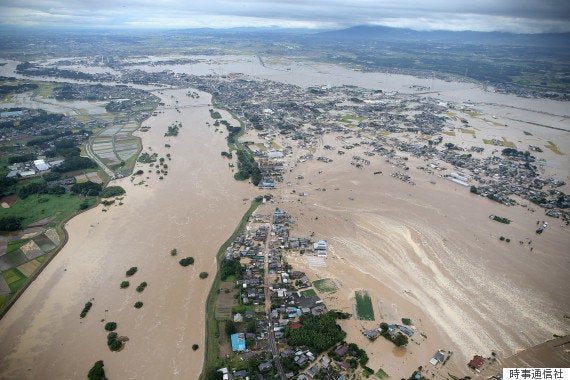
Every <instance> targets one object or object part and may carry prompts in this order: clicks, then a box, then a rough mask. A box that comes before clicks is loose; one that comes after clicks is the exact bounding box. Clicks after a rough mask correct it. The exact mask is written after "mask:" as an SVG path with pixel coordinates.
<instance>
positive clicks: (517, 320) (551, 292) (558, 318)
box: [276, 136, 570, 378]
mask: <svg viewBox="0 0 570 380" xmlns="http://www.w3.org/2000/svg"><path fill="white" fill-rule="evenodd" d="M329 139H330V140H329ZM322 144H323V145H326V144H334V140H333V138H332V137H331V136H325V138H324V140H323V142H322ZM353 152H354V154H359V153H362V152H358V151H357V149H354V150H353ZM324 154H326V151H324V150H320V149H318V150H317V151H316V152H315V156H319V155H324ZM352 154H353V153H352V152H351V155H352ZM346 156H348V155H345V156H338V155H335V156H334V163H332V164H325V163H322V162H318V161H307V162H302V163H298V164H297V165H296V167H295V168H294V169H293V171H292V172H291V173H289V174H288V176H289V178H287V179H285V181H284V182H287V181H289V182H290V185H289V186H287V187H285V186H284V187H283V188H282V189H280V190H276V194H277V192H279V193H280V195H281V196H282V197H283V198H282V201H279V202H278V203H277V206H278V207H280V208H283V209H284V210H288V211H289V212H290V213H292V215H293V216H294V217H295V219H296V220H297V225H296V227H295V231H293V232H292V233H291V234H292V236H306V234H308V233H309V232H314V234H315V235H314V236H315V237H316V238H318V239H321V238H322V239H326V240H327V241H328V242H329V245H330V248H329V257H328V258H327V261H326V262H327V266H326V267H319V266H311V265H310V264H309V263H308V261H307V259H306V258H305V257H302V256H299V255H291V256H290V257H289V258H288V260H289V261H290V262H291V263H292V264H293V266H294V267H295V268H296V269H299V270H304V271H306V272H307V273H308V274H309V275H310V278H311V279H312V280H316V279H319V278H332V279H334V280H335V281H336V282H337V283H338V284H339V285H340V287H339V290H338V291H337V292H335V293H334V294H331V295H327V294H324V297H323V300H324V301H325V303H327V304H330V305H331V307H333V308H339V309H342V310H343V311H346V312H350V313H352V312H353V305H354V304H355V291H356V290H359V289H366V290H368V292H369V294H370V296H371V298H372V304H373V307H374V314H375V317H376V319H375V321H374V322H369V321H360V320H349V321H343V322H342V324H343V328H345V329H346V330H347V332H348V337H347V340H348V341H356V342H357V343H358V344H359V345H360V346H361V347H363V348H365V349H366V351H367V352H368V353H369V357H370V363H369V364H368V366H369V367H371V368H378V367H381V368H383V369H384V370H385V371H386V372H387V373H388V374H390V375H391V376H394V377H397V378H398V377H407V376H409V375H410V374H411V373H412V372H413V371H414V370H415V369H416V368H417V367H418V366H420V365H423V366H426V365H429V364H428V361H429V359H430V358H431V357H432V356H433V354H434V353H435V352H436V351H437V350H438V349H443V350H444V351H446V352H447V351H451V352H452V353H453V354H452V357H451V359H450V362H449V363H448V364H447V365H446V366H445V367H443V369H441V371H442V372H441V374H442V376H444V377H445V375H446V373H447V372H451V373H455V374H461V373H463V374H466V375H469V371H468V369H467V367H466V365H465V363H467V362H468V361H469V360H470V359H471V357H472V356H473V355H475V354H481V355H484V356H486V357H487V356H490V355H491V352H492V351H495V352H497V353H499V354H500V355H501V356H504V357H506V356H510V355H512V354H514V353H515V352H517V351H518V350H520V349H524V348H528V347H531V346H534V345H536V344H540V343H542V342H544V341H546V340H548V339H551V338H552V336H553V334H559V335H564V334H567V333H568V331H569V325H568V320H567V319H565V317H564V315H565V313H567V312H568V310H569V308H570V298H569V296H568V284H567V275H568V265H567V262H568V256H567V254H568V251H567V247H568V241H569V237H568V236H569V235H568V234H569V231H568V227H566V226H562V225H561V224H560V223H555V222H553V223H552V224H551V228H550V229H549V230H548V232H547V233H546V234H543V235H536V234H535V229H536V222H537V219H541V220H543V219H544V215H543V213H542V212H539V211H537V212H531V211H529V210H528V209H527V208H522V207H520V206H519V207H507V206H502V205H499V204H498V203H496V202H492V201H489V200H487V199H485V198H482V197H479V196H475V195H473V194H470V193H469V191H468V190H466V189H465V187H462V186H460V185H457V184H454V183H451V182H449V181H447V180H444V179H443V178H435V180H434V177H433V176H430V175H428V174H425V173H421V172H420V173H414V175H413V180H414V182H415V183H416V185H411V184H409V183H405V182H402V181H400V180H398V179H396V178H393V177H391V176H390V175H389V173H390V172H391V171H392V170H394V169H393V168H392V167H391V165H390V164H388V163H386V162H384V160H376V161H375V162H374V160H373V163H371V165H370V166H366V167H364V168H363V169H356V168H354V166H351V165H350V158H347V157H346ZM418 164H420V161H419V160H418V162H416V161H415V159H413V158H410V162H409V165H410V166H411V167H415V166H416V165H418ZM379 171H382V172H383V174H374V173H375V172H379ZM298 175H302V176H303V177H304V178H303V179H297V176H298ZM293 190H295V191H294V192H293ZM300 194H302V196H301V195H300ZM277 199H280V197H278V198H277ZM491 214H498V215H501V216H504V217H507V218H509V219H511V220H512V223H511V224H509V225H505V224H501V223H498V222H495V221H492V220H490V219H489V218H488V216H489V215H491ZM500 236H505V237H508V238H510V240H511V242H510V243H506V242H505V241H500V240H499V237H500ZM521 242H522V243H521ZM529 242H531V243H530V244H529ZM531 247H532V250H531ZM321 296H323V294H321ZM401 318H411V320H412V323H413V324H414V325H415V326H416V327H417V331H416V334H415V335H414V337H413V341H414V342H412V343H411V344H409V345H408V347H407V349H406V350H399V349H395V348H394V346H393V344H391V343H389V342H387V341H386V340H385V339H384V338H379V339H378V340H376V341H375V342H370V341H368V340H367V339H366V338H365V337H364V336H363V335H362V333H361V330H362V329H374V328H377V327H378V324H379V323H380V322H381V321H385V322H388V323H399V324H401ZM421 333H423V335H425V337H424V336H423V335H420V334H421ZM429 368H430V371H432V370H435V371H436V373H437V370H436V368H435V367H433V368H432V367H431V366H430V367H429ZM438 368H439V367H438ZM471 376H473V374H471Z"/></svg>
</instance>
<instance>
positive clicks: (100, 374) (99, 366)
mask: <svg viewBox="0 0 570 380" xmlns="http://www.w3.org/2000/svg"><path fill="white" fill-rule="evenodd" d="M103 366H104V364H103V360H99V361H96V362H95V364H93V367H91V369H90V370H89V373H87V379H89V380H107V378H106V377H105V370H104V369H103Z"/></svg>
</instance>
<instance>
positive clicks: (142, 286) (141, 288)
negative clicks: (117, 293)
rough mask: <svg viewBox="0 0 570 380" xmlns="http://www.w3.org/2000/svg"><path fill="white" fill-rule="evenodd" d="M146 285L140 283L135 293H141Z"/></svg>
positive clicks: (144, 282)
mask: <svg viewBox="0 0 570 380" xmlns="http://www.w3.org/2000/svg"><path fill="white" fill-rule="evenodd" d="M147 285H148V284H147V283H146V281H143V282H141V283H140V285H139V286H137V292H139V293H142V292H143V291H144V290H145V288H146V287H147Z"/></svg>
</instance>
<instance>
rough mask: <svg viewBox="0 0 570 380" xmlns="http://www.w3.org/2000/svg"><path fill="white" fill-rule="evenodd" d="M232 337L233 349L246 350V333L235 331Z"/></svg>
mask: <svg viewBox="0 0 570 380" xmlns="http://www.w3.org/2000/svg"><path fill="white" fill-rule="evenodd" d="M231 339H232V351H235V352H240V351H245V334H244V333H235V334H232V336H231Z"/></svg>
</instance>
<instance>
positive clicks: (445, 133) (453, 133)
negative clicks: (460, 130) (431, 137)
mask: <svg viewBox="0 0 570 380" xmlns="http://www.w3.org/2000/svg"><path fill="white" fill-rule="evenodd" d="M441 133H443V134H444V135H448V136H455V132H453V131H443V132H441Z"/></svg>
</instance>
